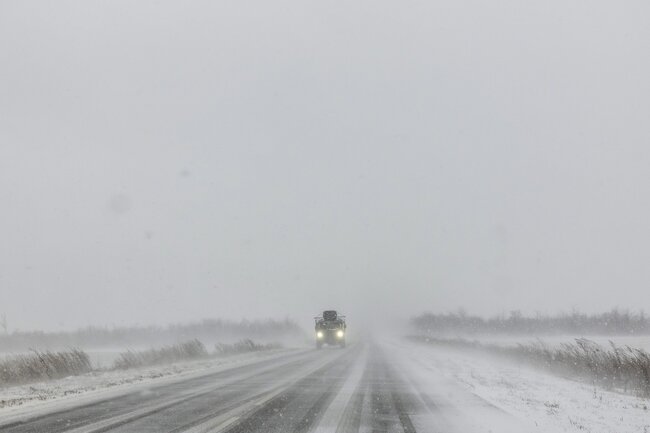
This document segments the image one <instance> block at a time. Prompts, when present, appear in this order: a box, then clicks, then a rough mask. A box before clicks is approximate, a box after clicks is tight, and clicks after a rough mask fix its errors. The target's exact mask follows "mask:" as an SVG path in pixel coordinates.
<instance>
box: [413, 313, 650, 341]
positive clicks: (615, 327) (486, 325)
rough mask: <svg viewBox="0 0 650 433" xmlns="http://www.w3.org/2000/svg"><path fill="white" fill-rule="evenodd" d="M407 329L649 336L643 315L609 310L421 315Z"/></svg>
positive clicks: (647, 321)
mask: <svg viewBox="0 0 650 433" xmlns="http://www.w3.org/2000/svg"><path fill="white" fill-rule="evenodd" d="M411 325H412V326H414V327H415V328H416V329H417V330H418V331H420V332H424V333H426V334H436V335H440V334H500V333H503V334H531V335H543V334H570V335H577V334H580V335H625V334H637V335H638V334H642V335H643V334H650V318H649V317H647V316H646V315H645V313H644V312H643V311H640V312H637V313H632V312H629V311H627V310H618V309H613V310H611V311H609V312H606V313H600V314H584V313H580V312H577V311H573V312H571V313H563V314H557V315H552V316H549V315H541V314H537V315H534V316H526V315H524V314H522V313H521V312H519V311H512V312H510V313H509V314H507V315H505V314H503V315H500V316H495V317H490V318H484V317H479V316H472V315H468V314H466V313H464V312H463V311H460V312H457V313H446V314H434V313H424V314H421V315H419V316H416V317H413V318H411Z"/></svg>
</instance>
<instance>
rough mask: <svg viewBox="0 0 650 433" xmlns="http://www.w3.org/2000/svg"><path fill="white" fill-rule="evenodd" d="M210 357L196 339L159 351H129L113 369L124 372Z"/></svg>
mask: <svg viewBox="0 0 650 433" xmlns="http://www.w3.org/2000/svg"><path fill="white" fill-rule="evenodd" d="M208 356H210V355H209V353H208V351H207V350H206V348H205V345H204V344H203V343H201V342H200V341H199V340H197V339H194V340H189V341H185V342H183V343H178V344H173V345H170V346H163V347H161V348H159V349H147V350H139V351H135V350H128V351H126V352H122V353H120V355H119V357H118V358H117V359H116V360H115V362H114V363H113V368H114V369H119V370H124V369H127V368H133V367H144V366H150V365H158V364H170V363H173V362H178V361H186V360H191V359H200V358H207V357H208Z"/></svg>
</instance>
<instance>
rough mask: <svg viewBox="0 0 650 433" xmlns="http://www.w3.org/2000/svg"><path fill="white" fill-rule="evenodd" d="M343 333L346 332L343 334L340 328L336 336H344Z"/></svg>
mask: <svg viewBox="0 0 650 433" xmlns="http://www.w3.org/2000/svg"><path fill="white" fill-rule="evenodd" d="M343 335H345V334H343V331H341V330H338V331H337V332H336V336H337V337H339V338H343Z"/></svg>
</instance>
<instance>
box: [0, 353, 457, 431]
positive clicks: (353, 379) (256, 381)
mask: <svg viewBox="0 0 650 433" xmlns="http://www.w3.org/2000/svg"><path fill="white" fill-rule="evenodd" d="M442 409H443V407H442V406H441V405H440V404H439V403H438V402H436V401H434V400H433V399H432V398H431V396H430V395H429V394H428V393H427V392H426V390H420V389H418V385H417V383H414V382H413V381H411V380H409V378H408V376H407V375H405V374H404V373H403V372H400V371H399V368H397V367H396V366H395V364H394V363H393V362H392V359H391V356H390V351H389V350H387V349H386V348H385V347H384V348H382V347H380V346H379V345H376V344H373V343H368V344H356V345H351V346H348V348H346V349H340V348H324V349H323V350H315V349H314V350H309V351H302V352H299V353H291V354H287V355H285V356H282V357H279V358H273V359H266V360H260V361H258V362H255V363H253V364H250V365H245V366H239V367H234V368H231V369H228V370H224V371H219V372H216V373H210V374H206V375H201V376H195V377H191V378H189V379H186V380H181V381H177V382H173V383H166V384H159V385H152V386H150V387H148V388H147V389H146V390H145V391H143V390H141V389H138V390H134V391H132V392H127V393H124V394H122V395H119V396H112V397H110V398H105V399H101V400H98V401H92V402H86V403H80V404H79V405H77V406H72V407H66V408H65V409H60V410H57V411H54V412H49V413H45V414H36V415H33V416H31V417H25V418H23V419H19V420H14V421H12V422H11V423H9V424H4V425H2V424H0V431H2V432H15V433H28V432H29V433H37V432H42V433H56V432H75V433H80V432H97V433H98V432H138V433H146V432H190V433H200V432H227V433H252V432H265V433H269V432H318V433H325V432H373V433H374V432H415V431H430V432H438V431H440V432H442V431H444V432H451V431H456V429H454V428H452V427H451V426H449V425H445V423H444V417H443V416H439V415H441V414H442V412H441V410H442Z"/></svg>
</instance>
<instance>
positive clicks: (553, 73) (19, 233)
mask: <svg viewBox="0 0 650 433" xmlns="http://www.w3.org/2000/svg"><path fill="white" fill-rule="evenodd" d="M648 16H650V3H648V2H647V1H631V0H630V1H593V0H589V1H587V0H583V1H578V0H571V1H560V0H552V1H520V0H512V1H493V2H485V1H479V0H475V1H472V0H464V1H457V0H442V1H393V2H389V1H385V0H381V1H350V2H312V1H293V0H290V1H286V0H281V1H275V2H270V1H246V0H244V1H240V0H232V1H215V2H210V1H177V2H172V1H138V2H132V1H81V0H80V1H57V2H46V1H18V0H17V1H8V0H0V203H1V208H0V312H5V313H6V314H7V320H8V322H9V325H10V327H11V328H12V329H16V328H19V329H38V328H41V329H60V328H70V327H75V326H84V325H88V324H95V325H107V324H108V325H110V324H132V323H167V322H175V321H187V320H192V319H199V318H204V317H227V318H235V319H238V318H241V317H250V318H254V317H269V316H275V317H284V316H289V317H293V318H295V319H298V320H300V321H305V322H308V321H309V320H310V318H311V316H312V315H313V314H315V313H317V312H318V311H320V310H322V309H324V308H328V307H334V308H338V309H341V310H344V311H346V312H347V313H349V316H350V318H353V317H356V318H358V317H372V316H376V315H379V314H385V313H386V312H388V311H392V312H394V314H395V315H396V316H401V317H406V316H408V315H410V314H416V313H419V312H421V311H423V310H433V311H445V310H454V309H456V308H459V307H464V308H465V309H467V310H468V311H471V312H475V313H479V314H494V313H499V312H502V311H508V310H511V309H522V310H524V311H528V312H533V311H542V312H555V311H558V310H565V311H566V310H570V309H572V308H574V307H575V308H579V309H581V310H583V311H599V310H604V309H609V308H611V307H613V306H619V307H622V308H632V309H640V308H644V307H646V308H647V307H648V306H649V305H650V290H648V285H649V282H650V266H648V259H649V258H650V250H649V245H650V224H649V223H648V221H650V202H649V201H650V169H649V168H650V145H649V144H650V122H649V120H650V80H648V77H649V76H650V26H648ZM391 317H392V316H391Z"/></svg>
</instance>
